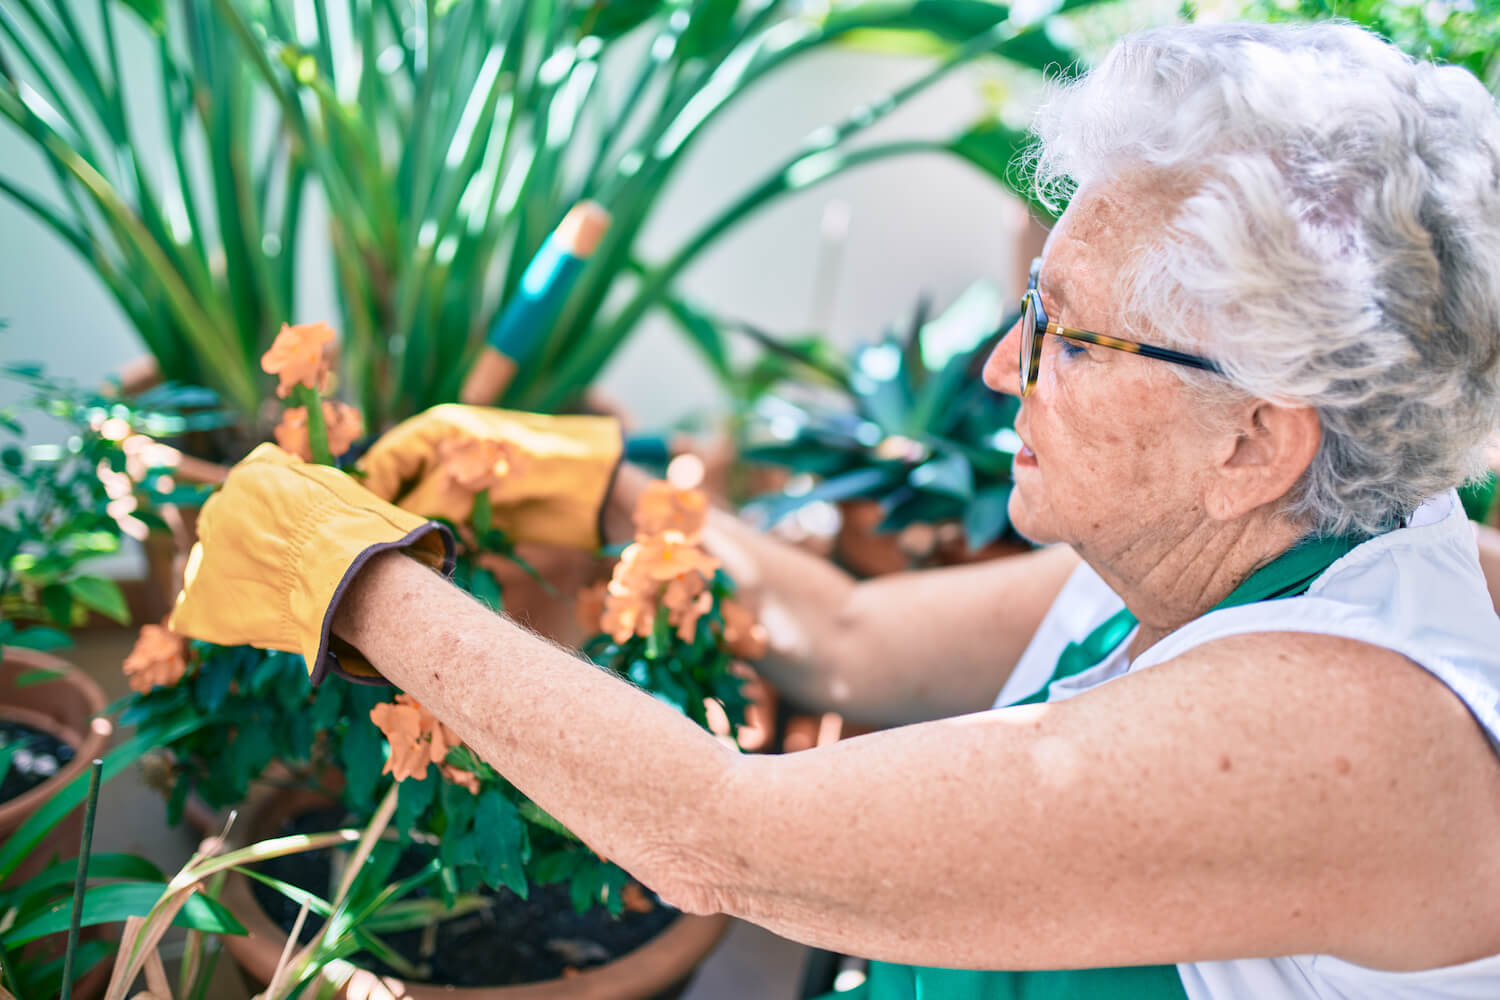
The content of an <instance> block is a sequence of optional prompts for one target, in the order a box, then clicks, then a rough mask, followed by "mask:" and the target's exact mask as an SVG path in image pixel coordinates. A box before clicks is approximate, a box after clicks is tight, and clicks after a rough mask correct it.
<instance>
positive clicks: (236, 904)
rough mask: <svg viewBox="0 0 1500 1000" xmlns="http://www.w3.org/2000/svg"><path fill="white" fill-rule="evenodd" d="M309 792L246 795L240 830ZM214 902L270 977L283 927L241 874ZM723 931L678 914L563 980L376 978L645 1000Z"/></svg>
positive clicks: (467, 996) (259, 828) (413, 988)
mask: <svg viewBox="0 0 1500 1000" xmlns="http://www.w3.org/2000/svg"><path fill="white" fill-rule="evenodd" d="M311 798H319V799H321V797H320V796H317V795H316V793H313V792H301V793H298V792H293V793H287V792H285V791H284V790H283V791H282V792H281V793H280V794H279V795H278V796H276V797H275V798H272V797H270V796H268V795H264V794H263V795H260V796H254V795H253V796H252V798H251V801H250V802H249V803H247V805H246V807H245V809H244V815H243V817H242V818H243V821H244V827H243V829H245V830H247V831H249V836H250V838H251V839H252V840H257V839H260V838H262V837H264V836H265V835H266V833H267V831H268V829H269V828H270V827H271V826H272V825H273V823H272V821H273V820H277V819H280V818H281V817H284V816H286V815H289V814H291V813H292V812H293V811H295V809H296V808H297V807H298V806H300V805H301V804H303V803H305V802H307V801H309V799H311ZM219 902H221V903H223V904H224V906H226V907H227V908H228V909H229V910H230V912H231V913H233V914H234V916H235V917H236V918H237V919H238V920H239V921H240V923H242V924H244V926H245V929H246V930H247V931H249V934H248V935H243V936H242V935H237V934H226V935H224V936H223V938H222V941H223V944H224V947H225V949H226V950H228V951H229V953H230V954H231V955H232V956H233V957H234V960H235V961H236V962H238V963H239V965H240V968H241V969H243V970H244V972H245V973H246V974H247V975H249V976H250V977H252V978H254V979H255V980H257V981H258V982H260V983H266V982H269V981H270V978H271V975H272V973H273V972H274V971H275V969H276V965H277V963H278V962H279V961H280V960H281V953H282V951H283V950H285V948H286V942H287V934H286V933H285V932H283V931H282V930H281V928H280V927H278V926H277V925H276V924H275V923H273V922H272V921H271V918H270V917H269V916H268V915H267V914H266V912H265V911H264V910H263V909H261V907H260V904H259V903H257V902H256V900H255V897H254V895H253V894H252V893H251V891H250V879H249V878H248V877H247V876H244V875H241V874H240V873H238V872H230V873H229V877H228V879H226V881H225V882H224V889H223V892H222V893H221V894H220V897H219ZM728 931H729V916H728V915H727V914H723V913H716V914H712V915H709V916H697V915H693V914H686V913H685V914H683V915H682V916H680V917H678V918H677V919H676V920H674V921H672V923H670V924H668V925H667V928H666V930H664V931H662V932H661V933H660V934H658V935H656V937H654V938H652V939H651V940H649V941H647V942H646V943H645V944H643V945H641V946H640V947H639V948H636V949H635V950H634V951H631V952H628V953H626V954H624V955H621V956H620V957H619V958H617V959H615V960H614V961H612V962H608V963H606V964H604V965H601V966H598V967H596V968H593V969H586V970H584V971H582V972H580V973H579V974H578V975H576V976H570V977H568V978H565V979H552V980H546V981H543V982H539V983H525V984H522V985H517V986H469V987H455V986H438V985H432V984H427V983H411V984H407V983H405V982H403V981H401V980H397V979H394V978H392V977H387V978H385V979H383V980H382V982H383V983H385V984H386V985H387V988H388V989H390V991H391V992H392V994H393V996H394V997H396V998H398V1000H442V998H450V1000H480V998H485V997H492V998H504V1000H645V998H648V997H651V996H654V995H655V994H657V993H660V992H662V991H663V990H665V989H667V988H668V987H670V986H672V985H673V984H675V983H677V982H679V981H681V980H682V979H685V978H686V977H687V976H689V975H691V973H692V971H693V970H694V969H695V968H696V967H697V966H698V965H699V964H700V963H701V962H702V961H703V959H704V958H706V957H707V956H708V955H709V954H710V953H711V952H712V951H713V950H714V948H715V947H716V946H717V945H718V943H719V941H720V940H721V939H722V938H723V937H724V935H725V934H726V933H728ZM339 996H340V997H346V996H347V994H346V992H345V991H343V990H341V991H340V993H339ZM371 996H372V997H375V996H378V994H371Z"/></svg>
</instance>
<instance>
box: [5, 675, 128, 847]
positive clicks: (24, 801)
mask: <svg viewBox="0 0 1500 1000" xmlns="http://www.w3.org/2000/svg"><path fill="white" fill-rule="evenodd" d="M0 664H21V665H23V666H25V667H27V668H29V669H33V670H38V669H40V670H56V671H58V672H60V673H61V675H62V676H60V677H59V678H58V679H57V680H56V681H49V682H48V683H65V684H68V685H69V686H71V687H72V688H73V689H74V690H76V691H78V692H79V693H80V694H81V695H82V696H83V700H84V703H85V704H86V705H87V706H88V709H89V718H93V717H95V716H97V715H99V714H100V713H102V712H103V711H104V709H105V706H106V705H108V704H109V703H108V701H107V700H106V698H105V697H104V689H103V688H101V687H100V686H99V685H98V683H97V682H96V681H95V680H94V679H93V678H92V677H90V676H88V675H87V674H85V673H84V672H83V671H82V670H80V669H78V668H77V667H75V666H74V665H73V664H71V663H69V662H68V661H67V660H64V659H62V658H60V657H57V656H53V655H52V654H50V653H42V652H39V651H37V650H34V649H23V648H21V647H19V646H3V647H0ZM58 728H59V729H61V730H63V731H69V730H70V729H71V727H69V726H66V725H62V724H61V723H58ZM108 743H109V736H108V735H107V734H104V733H99V732H96V731H94V730H93V729H92V728H88V729H85V730H84V733H83V734H82V739H81V741H80V743H79V745H77V746H75V747H74V748H73V749H74V753H73V759H72V760H71V761H69V762H68V764H67V766H66V767H63V768H60V769H59V770H58V772H57V773H56V774H54V775H53V776H52V777H50V778H48V779H47V780H46V781H44V782H42V783H41V784H40V785H37V786H36V787H35V788H33V789H31V790H30V791H29V792H26V793H25V794H24V795H19V796H17V797H16V798H14V799H11V800H10V801H9V802H4V803H0V830H14V829H15V828H16V827H18V826H20V825H21V823H23V822H25V820H26V817H27V816H29V815H30V814H31V813H32V812H34V811H35V810H36V809H37V808H38V807H40V806H41V804H42V803H43V802H44V801H46V800H47V799H49V798H51V797H52V796H53V795H54V794H55V793H56V792H57V790H58V789H60V788H62V787H63V786H64V785H66V784H67V783H68V782H70V781H72V780H73V779H74V778H75V777H77V776H78V775H80V774H82V773H83V772H84V771H85V770H86V769H87V768H88V766H89V764H90V763H91V762H92V761H93V759H94V758H95V757H98V756H100V755H101V754H102V753H103V752H104V748H105V746H106V745H107V744H108Z"/></svg>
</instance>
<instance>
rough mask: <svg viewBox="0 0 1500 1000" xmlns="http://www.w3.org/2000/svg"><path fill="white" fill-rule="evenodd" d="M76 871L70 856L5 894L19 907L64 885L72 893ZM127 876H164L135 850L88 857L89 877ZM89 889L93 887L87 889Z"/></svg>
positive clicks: (144, 879)
mask: <svg viewBox="0 0 1500 1000" xmlns="http://www.w3.org/2000/svg"><path fill="white" fill-rule="evenodd" d="M77 875H78V859H77V858H69V859H68V860H67V861H59V862H58V863H57V864H55V865H52V866H51V867H49V868H45V869H43V870H42V871H40V872H38V873H37V874H35V875H33V876H32V877H31V878H29V879H27V880H26V881H25V882H23V883H21V884H20V885H18V886H14V887H12V888H10V889H8V890H7V892H6V895H7V896H11V897H12V898H14V899H15V900H17V901H18V905H19V906H20V907H21V908H22V909H29V908H30V907H31V906H32V905H34V904H35V903H36V901H37V900H38V899H39V898H40V897H41V896H42V895H44V894H45V893H47V892H50V891H52V890H55V889H65V890H67V892H68V894H69V895H70V896H71V895H72V890H73V881H74V879H75V878H76V877H77ZM106 878H109V879H130V880H133V881H138V882H165V881H166V876H165V875H163V874H162V873H161V869H159V868H157V867H156V866H155V865H153V864H152V863H151V862H149V861H147V860H146V859H145V858H141V857H137V856H136V855H134V854H94V855H91V856H90V857H89V879H90V880H93V879H106ZM89 891H90V892H92V891H93V890H92V889H90V890H89Z"/></svg>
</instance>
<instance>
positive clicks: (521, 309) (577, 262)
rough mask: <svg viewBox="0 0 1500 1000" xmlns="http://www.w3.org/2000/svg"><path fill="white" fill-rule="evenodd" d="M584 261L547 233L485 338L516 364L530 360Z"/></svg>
mask: <svg viewBox="0 0 1500 1000" xmlns="http://www.w3.org/2000/svg"><path fill="white" fill-rule="evenodd" d="M585 263H587V262H586V261H585V260H584V259H582V258H580V257H575V256H573V254H571V253H569V252H568V251H567V250H566V249H564V248H563V247H562V245H561V243H560V241H559V240H558V239H557V236H556V234H553V235H552V236H548V237H547V240H546V242H545V243H543V244H542V248H541V249H540V250H538V251H537V252H536V256H535V257H533V258H532V259H531V263H530V264H528V265H526V270H525V271H524V272H523V273H522V274H521V284H520V286H519V287H518V288H517V289H516V294H515V296H514V297H512V298H511V300H510V302H509V303H508V304H507V305H506V307H505V308H504V309H503V310H501V313H500V318H499V319H497V320H496V321H495V325H494V326H492V327H490V333H489V337H488V338H486V339H487V340H488V341H489V344H490V346H491V347H493V348H494V349H495V350H497V351H499V352H500V353H501V354H503V355H505V356H506V357H508V358H510V359H511V360H512V361H514V362H515V363H516V364H517V365H523V364H525V363H526V362H527V361H528V360H530V358H531V355H532V354H533V353H534V352H535V351H536V348H537V345H538V344H539V343H541V340H542V337H544V336H545V335H546V333H547V331H548V329H550V328H551V326H552V323H553V321H554V320H556V319H557V314H558V313H559V312H561V311H562V306H563V303H564V302H566V301H567V298H568V293H569V292H570V291H572V289H573V283H574V282H576V281H577V280H578V276H579V275H580V274H581V273H583V265H584V264H585Z"/></svg>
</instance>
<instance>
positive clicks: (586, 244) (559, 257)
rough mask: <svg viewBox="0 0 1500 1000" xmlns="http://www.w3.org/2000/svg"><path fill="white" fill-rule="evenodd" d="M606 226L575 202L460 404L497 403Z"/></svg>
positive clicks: (603, 214)
mask: <svg viewBox="0 0 1500 1000" xmlns="http://www.w3.org/2000/svg"><path fill="white" fill-rule="evenodd" d="M609 223H610V215H609V212H608V211H606V210H605V208H604V206H602V205H600V204H599V203H598V202H594V201H580V202H579V203H578V204H576V205H574V206H573V208H572V209H571V210H570V211H569V212H568V214H567V215H566V216H565V217H564V218H563V220H562V222H561V224H559V225H558V227H557V228H556V229H555V230H553V232H552V235H550V236H548V237H547V239H546V241H545V242H544V243H542V247H541V249H540V250H538V251H537V252H536V256H535V257H533V258H532V259H531V263H530V264H527V265H526V270H525V271H524V272H523V273H522V274H521V283H520V286H519V287H518V288H517V289H516V294H515V295H514V296H513V297H512V298H511V300H510V302H508V303H507V304H506V306H505V309H504V310H503V311H502V312H501V313H500V317H499V319H497V320H496V321H495V325H494V326H492V327H491V328H490V333H489V336H488V337H487V338H486V339H485V345H484V347H483V348H481V349H480V354H479V358H478V359H477V360H476V361H475V362H474V367H473V368H472V369H470V370H469V375H468V377H467V378H466V379H464V384H463V387H462V388H461V389H460V390H459V394H458V398H459V399H460V400H461V401H462V402H464V403H471V404H477V405H481V406H488V405H489V404H491V403H493V402H495V401H496V400H498V399H499V398H500V394H501V393H503V392H504V391H505V390H506V387H507V386H509V385H510V382H511V379H513V378H515V376H516V370H517V369H518V368H519V367H520V366H521V365H523V364H525V363H526V362H527V361H528V360H530V358H531V355H532V353H533V352H534V351H535V350H536V346H537V344H538V343H539V342H540V341H541V338H542V336H543V334H545V333H546V332H547V331H548V330H549V329H551V327H552V322H553V320H555V319H556V318H557V314H558V313H559V312H560V311H561V310H562V306H563V303H564V302H566V301H567V298H568V293H569V292H570V291H572V290H573V284H574V283H575V282H576V281H577V280H578V276H579V275H580V274H582V273H583V266H584V264H585V263H587V262H588V259H589V258H590V257H592V256H593V254H594V251H595V250H596V249H598V247H599V243H600V241H602V240H603V239H604V234H605V232H606V231H607V230H608V229H609Z"/></svg>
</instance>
